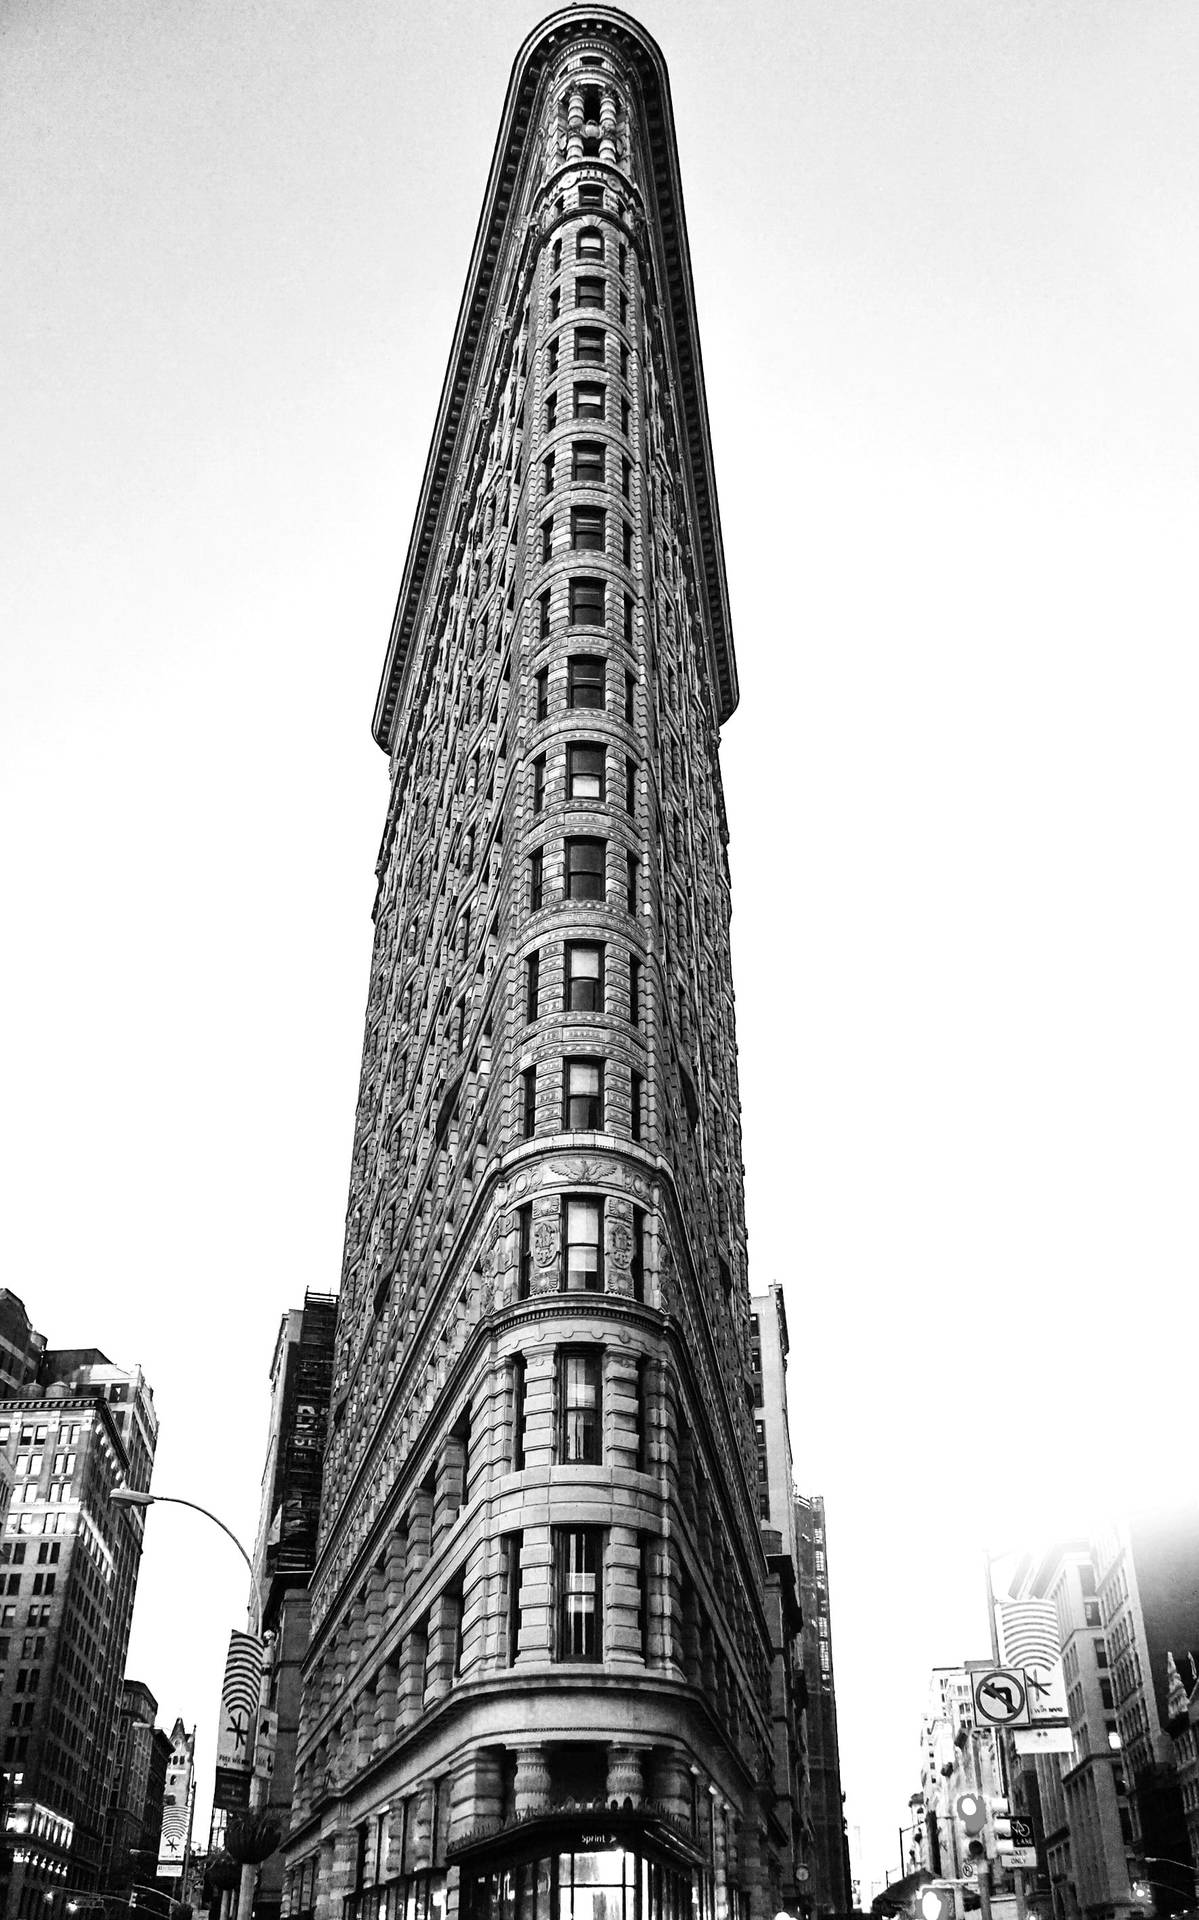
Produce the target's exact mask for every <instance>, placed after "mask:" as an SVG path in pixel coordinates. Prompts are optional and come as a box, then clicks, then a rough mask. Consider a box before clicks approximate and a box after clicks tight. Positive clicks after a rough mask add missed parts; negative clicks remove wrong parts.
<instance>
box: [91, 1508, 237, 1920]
mask: <svg viewBox="0 0 1199 1920" xmlns="http://www.w3.org/2000/svg"><path fill="white" fill-rule="evenodd" d="M108 1504H109V1505H110V1506H112V1507H157V1506H168V1507H190V1508H191V1510H192V1512H193V1513H202V1514H203V1516H204V1518H205V1519H206V1520H211V1521H212V1524H213V1526H214V1527H219V1528H220V1530H221V1532H222V1533H223V1534H224V1535H225V1536H226V1538H227V1539H229V1540H232V1542H233V1544H234V1546H235V1547H236V1548H237V1551H238V1552H239V1553H240V1555H241V1557H242V1559H243V1560H244V1561H245V1563H246V1570H247V1572H248V1573H249V1575H250V1608H249V1612H250V1619H251V1621H252V1625H251V1628H250V1631H251V1633H252V1634H253V1635H254V1638H255V1639H256V1640H261V1638H262V1608H261V1606H260V1603H259V1598H258V1583H257V1581H256V1580H255V1578H254V1562H253V1561H252V1560H251V1558H250V1556H249V1554H248V1553H247V1552H246V1550H245V1548H244V1547H243V1546H242V1543H241V1541H240V1540H239V1539H238V1537H237V1535H236V1534H235V1533H234V1531H233V1529H232V1528H231V1527H227V1526H226V1525H225V1522H224V1521H223V1520H220V1519H218V1518H217V1516H216V1514H215V1513H210V1512H209V1510H208V1508H207V1507H202V1506H201V1505H200V1504H199V1502H198V1501H197V1500H181V1499H180V1498H179V1497H178V1495H177V1494H173V1493H139V1492H138V1491H137V1490H136V1488H134V1487H114V1488H113V1490H112V1492H111V1493H110V1494H109V1496H108ZM262 1678H263V1680H265V1678H266V1669H265V1666H264V1667H263V1673H262ZM261 1704H262V1701H261V1698H260V1700H259V1706H260V1707H261ZM250 1758H251V1767H252V1763H253V1755H251V1756H250ZM258 1785H259V1781H258V1776H257V1775H256V1774H255V1773H254V1772H253V1771H252V1770H251V1774H250V1805H251V1807H255V1806H257V1804H258V1793H257V1788H258ZM257 1878H258V1868H257V1866H255V1865H253V1864H247V1865H244V1866H243V1867H242V1870H241V1886H240V1888H239V1890H238V1896H237V1905H238V1912H239V1914H240V1915H241V1916H242V1920H251V1916H252V1914H253V1908H254V1886H255V1882H256V1880H257Z"/></svg>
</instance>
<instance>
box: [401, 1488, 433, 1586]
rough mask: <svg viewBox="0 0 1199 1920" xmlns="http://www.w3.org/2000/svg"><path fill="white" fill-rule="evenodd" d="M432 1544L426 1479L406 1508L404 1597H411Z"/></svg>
mask: <svg viewBox="0 0 1199 1920" xmlns="http://www.w3.org/2000/svg"><path fill="white" fill-rule="evenodd" d="M432 1546H433V1488H432V1486H431V1485H430V1484H429V1483H428V1482H427V1481H426V1483H425V1484H424V1485H423V1486H420V1487H418V1488H417V1489H416V1492H415V1493H414V1494H413V1496H412V1505H411V1506H410V1507H409V1509H408V1563H407V1564H408V1575H407V1580H406V1582H405V1588H404V1593H405V1598H406V1599H409V1600H410V1599H411V1598H412V1594H413V1591H414V1589H415V1587H416V1585H417V1582H418V1580H419V1579H420V1575H421V1573H422V1571H423V1569H424V1566H425V1563H426V1562H427V1560H428V1558H429V1554H430V1552H431V1550H432Z"/></svg>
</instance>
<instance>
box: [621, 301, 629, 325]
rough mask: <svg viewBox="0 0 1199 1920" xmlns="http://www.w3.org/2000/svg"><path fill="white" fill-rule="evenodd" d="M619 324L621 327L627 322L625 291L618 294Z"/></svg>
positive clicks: (627, 307) (627, 302) (627, 304)
mask: <svg viewBox="0 0 1199 1920" xmlns="http://www.w3.org/2000/svg"><path fill="white" fill-rule="evenodd" d="M620 324H621V326H622V327H627V326H628V324H629V296H628V294H627V293H622V294H621V296H620Z"/></svg>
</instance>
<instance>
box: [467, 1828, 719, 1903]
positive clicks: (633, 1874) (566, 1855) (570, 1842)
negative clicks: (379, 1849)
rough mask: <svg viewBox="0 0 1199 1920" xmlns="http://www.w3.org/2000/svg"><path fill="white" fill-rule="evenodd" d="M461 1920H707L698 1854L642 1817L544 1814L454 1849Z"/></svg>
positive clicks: (707, 1897)
mask: <svg viewBox="0 0 1199 1920" xmlns="http://www.w3.org/2000/svg"><path fill="white" fill-rule="evenodd" d="M456 1851H457V1858H458V1861H459V1863H460V1869H461V1897H460V1902H459V1914H460V1916H461V1920H709V1915H710V1913H711V1880H710V1876H709V1875H708V1874H707V1873H706V1872H705V1871H704V1866H703V1860H702V1856H701V1855H700V1853H699V1852H698V1850H697V1849H696V1848H695V1847H694V1846H693V1845H692V1844H691V1843H690V1842H689V1841H688V1840H687V1839H686V1838H685V1837H684V1836H683V1834H682V1833H681V1832H679V1831H678V1830H676V1828H675V1826H674V1824H673V1823H668V1822H666V1821H665V1820H664V1819H662V1818H661V1817H660V1816H658V1815H655V1814H651V1813H625V1814H616V1813H611V1814H607V1815H604V1814H600V1815H597V1816H595V1817H594V1818H593V1817H592V1816H590V1815H586V1814H585V1815H582V1816H580V1815H579V1814H578V1813H575V1812H571V1813H568V1814H562V1813H559V1814H547V1815H545V1816H543V1817H541V1818H539V1819H537V1820H535V1821H526V1822H522V1823H521V1824H520V1825H519V1826H516V1827H510V1828H508V1829H506V1830H501V1831H500V1832H499V1833H496V1834H493V1835H489V1836H488V1837H487V1838H486V1839H481V1840H475V1841H472V1842H470V1843H468V1844H467V1845H465V1846H463V1847H461V1848H459V1849H457V1850H456Z"/></svg>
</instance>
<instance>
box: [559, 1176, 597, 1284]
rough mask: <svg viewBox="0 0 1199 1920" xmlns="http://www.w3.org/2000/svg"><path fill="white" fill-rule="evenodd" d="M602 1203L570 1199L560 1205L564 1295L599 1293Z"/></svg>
mask: <svg viewBox="0 0 1199 1920" xmlns="http://www.w3.org/2000/svg"><path fill="white" fill-rule="evenodd" d="M603 1219H604V1203H603V1201H602V1200H600V1199H598V1198H596V1199H590V1198H580V1197H573V1198H569V1199H565V1200H563V1202H562V1241H563V1246H564V1249H565V1253H564V1263H565V1273H566V1290H567V1292H568V1293H599V1292H601V1291H602V1287H601V1277H600V1245H601V1240H600V1236H601V1233H602V1231H603Z"/></svg>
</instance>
